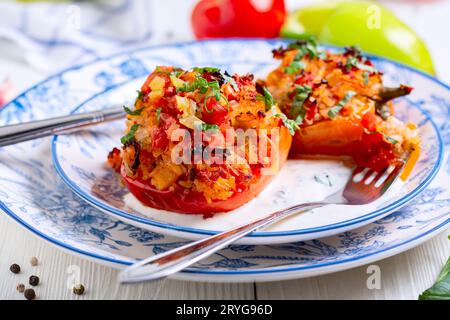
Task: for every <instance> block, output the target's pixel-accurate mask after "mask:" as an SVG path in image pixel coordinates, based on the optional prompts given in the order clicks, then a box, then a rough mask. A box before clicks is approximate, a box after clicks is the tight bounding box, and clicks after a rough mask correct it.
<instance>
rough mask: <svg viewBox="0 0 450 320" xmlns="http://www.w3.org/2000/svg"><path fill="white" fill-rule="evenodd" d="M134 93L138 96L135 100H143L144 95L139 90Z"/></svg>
mask: <svg viewBox="0 0 450 320" xmlns="http://www.w3.org/2000/svg"><path fill="white" fill-rule="evenodd" d="M136 92H137V94H138V96H137V99H138V100H141V101H142V99H144V94H143V93H142V91H140V90H137V91H136Z"/></svg>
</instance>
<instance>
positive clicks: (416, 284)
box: [0, 214, 450, 300]
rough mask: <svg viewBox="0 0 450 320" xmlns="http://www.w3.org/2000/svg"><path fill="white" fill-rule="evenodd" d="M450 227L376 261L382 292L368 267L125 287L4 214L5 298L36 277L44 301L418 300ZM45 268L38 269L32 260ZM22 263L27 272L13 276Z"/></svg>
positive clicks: (0, 287) (438, 263)
mask: <svg viewBox="0 0 450 320" xmlns="http://www.w3.org/2000/svg"><path fill="white" fill-rule="evenodd" d="M449 234H450V229H448V230H447V231H446V232H444V233H442V234H441V235H439V236H437V237H436V238H434V239H432V240H430V241H428V242H427V243H425V244H423V245H421V246H419V247H417V248H415V249H412V250H410V251H407V252H405V253H403V254H400V255H397V256H395V257H392V258H389V259H386V260H383V261H380V262H378V263H376V265H378V266H379V267H380V269H381V289H380V290H369V289H367V286H366V281H367V278H368V276H369V275H368V274H367V273H366V270H367V267H360V268H356V269H352V270H348V271H343V272H339V273H335V274H330V275H325V276H321V277H315V278H309V279H301V280H291V281H282V282H272V283H256V284H253V283H250V284H211V283H195V282H185V281H177V280H164V281H159V282H156V283H147V284H141V285H132V286H121V285H120V284H118V282H117V280H116V277H117V270H114V269H112V268H109V267H104V266H101V265H99V264H96V263H94V262H89V261H87V260H85V259H83V258H79V257H76V256H73V255H72V254H68V253H65V252H63V251H61V250H60V249H58V248H55V247H54V246H52V245H50V244H49V243H47V242H46V241H44V240H42V239H39V238H37V237H36V236H34V235H33V234H31V233H30V232H28V231H27V230H25V229H24V228H23V227H21V226H19V225H18V224H16V223H15V222H13V221H12V219H10V218H9V217H7V216H6V214H1V215H0V253H1V254H0V299H24V298H23V295H22V294H20V293H18V292H17V291H16V285H17V284H18V283H24V284H27V282H28V277H29V276H30V275H31V274H35V275H37V276H39V277H40V279H41V283H40V284H39V286H37V287H36V288H35V289H36V293H37V295H38V298H39V299H116V300H119V299H185V300H188V299H201V300H204V299H215V300H223V299H283V300H286V299H417V297H418V295H419V294H420V293H421V292H422V291H423V290H425V289H427V288H428V287H430V286H431V285H432V284H433V282H434V280H435V279H436V277H437V275H438V273H439V272H440V270H441V268H442V266H443V265H444V264H445V262H446V261H447V258H448V256H449V254H450V241H449V240H448V238H447V237H448V235H449ZM33 256H36V257H38V258H39V261H40V264H39V265H38V266H37V267H32V266H31V265H30V264H29V260H30V258H31V257H33ZM12 263H18V264H19V265H20V266H21V267H22V272H21V273H20V274H18V275H15V274H12V273H11V272H10V271H9V267H10V265H11V264H12ZM69 266H79V267H80V270H81V274H80V276H81V282H82V283H83V284H84V286H85V287H86V294H85V295H83V296H75V295H74V294H73V293H72V292H71V290H69V289H68V287H67V282H68V280H69V278H70V275H69V274H68V273H67V272H68V268H69Z"/></svg>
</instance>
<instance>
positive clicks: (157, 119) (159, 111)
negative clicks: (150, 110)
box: [156, 108, 161, 124]
mask: <svg viewBox="0 0 450 320" xmlns="http://www.w3.org/2000/svg"><path fill="white" fill-rule="evenodd" d="M156 121H157V122H158V124H159V122H160V121H161V108H158V109H156Z"/></svg>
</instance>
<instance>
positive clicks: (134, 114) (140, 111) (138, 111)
mask: <svg viewBox="0 0 450 320" xmlns="http://www.w3.org/2000/svg"><path fill="white" fill-rule="evenodd" d="M123 109H124V110H125V112H126V113H127V114H128V115H130V116H140V115H141V113H142V111H144V108H141V109H137V110H131V109H130V108H128V107H127V106H123Z"/></svg>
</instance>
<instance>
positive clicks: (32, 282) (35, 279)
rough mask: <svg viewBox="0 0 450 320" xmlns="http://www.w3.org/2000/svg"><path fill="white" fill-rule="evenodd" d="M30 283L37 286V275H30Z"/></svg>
mask: <svg viewBox="0 0 450 320" xmlns="http://www.w3.org/2000/svg"><path fill="white" fill-rule="evenodd" d="M29 283H30V285H32V286H33V287H35V286H37V285H38V284H39V277H38V276H31V277H30V279H29Z"/></svg>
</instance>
